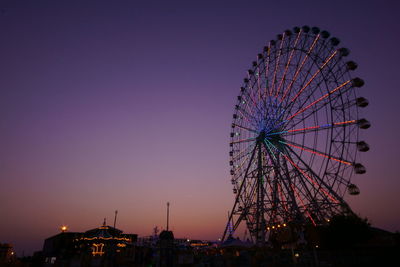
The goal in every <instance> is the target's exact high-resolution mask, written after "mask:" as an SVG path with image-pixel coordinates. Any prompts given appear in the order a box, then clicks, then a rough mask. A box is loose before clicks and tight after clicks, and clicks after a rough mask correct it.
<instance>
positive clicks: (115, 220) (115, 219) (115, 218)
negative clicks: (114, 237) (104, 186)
mask: <svg viewBox="0 0 400 267" xmlns="http://www.w3.org/2000/svg"><path fill="white" fill-rule="evenodd" d="M117 214H118V210H116V211H115V216H114V228H115V225H116V223H117Z"/></svg>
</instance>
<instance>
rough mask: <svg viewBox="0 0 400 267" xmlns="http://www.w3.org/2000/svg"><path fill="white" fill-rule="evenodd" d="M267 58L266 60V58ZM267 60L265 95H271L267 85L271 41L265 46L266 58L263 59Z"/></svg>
mask: <svg viewBox="0 0 400 267" xmlns="http://www.w3.org/2000/svg"><path fill="white" fill-rule="evenodd" d="M267 59H268V60H267ZM265 61H266V62H267V66H266V67H265V72H264V73H265V96H266V97H268V96H271V95H270V94H269V85H268V81H269V79H268V73H269V63H270V62H271V42H270V43H269V45H268V47H267V58H266V60H265Z"/></svg>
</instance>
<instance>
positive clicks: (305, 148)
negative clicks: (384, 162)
mask: <svg viewBox="0 0 400 267" xmlns="http://www.w3.org/2000/svg"><path fill="white" fill-rule="evenodd" d="M279 142H280V143H281V144H285V145H287V146H291V147H295V148H297V149H301V150H303V151H307V152H309V153H312V154H314V155H318V156H321V157H324V158H327V159H331V160H334V161H337V162H340V163H343V164H346V165H349V166H351V165H353V163H351V162H348V161H346V160H341V159H339V158H336V157H333V156H330V155H327V154H325V153H323V152H320V151H318V150H316V149H312V148H309V147H306V146H304V145H299V144H296V143H293V142H289V141H286V142H284V141H279Z"/></svg>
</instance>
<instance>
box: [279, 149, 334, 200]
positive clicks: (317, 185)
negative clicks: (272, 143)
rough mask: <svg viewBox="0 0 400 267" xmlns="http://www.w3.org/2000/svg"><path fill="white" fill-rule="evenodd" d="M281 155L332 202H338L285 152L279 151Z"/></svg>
mask: <svg viewBox="0 0 400 267" xmlns="http://www.w3.org/2000/svg"><path fill="white" fill-rule="evenodd" d="M281 154H282V156H283V157H285V158H286V159H287V161H289V162H290V164H292V166H293V167H295V168H296V169H297V170H298V171H299V172H300V173H301V174H303V176H304V177H306V178H307V179H308V180H309V181H310V182H311V183H312V184H314V185H315V186H316V187H317V188H319V189H320V190H321V191H322V192H323V193H324V194H325V195H326V196H327V197H328V198H330V199H331V200H332V201H333V202H335V203H339V201H337V200H336V199H334V198H333V197H332V196H331V195H330V194H329V193H328V192H327V191H326V190H325V189H323V188H322V187H321V186H320V185H319V184H318V183H317V182H315V181H314V180H313V179H312V178H311V177H310V176H308V175H307V173H305V172H304V171H303V170H302V169H301V168H300V167H299V166H297V165H296V164H295V163H294V162H293V161H292V160H291V159H290V158H288V157H287V156H286V155H285V154H283V153H281Z"/></svg>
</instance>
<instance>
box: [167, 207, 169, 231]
mask: <svg viewBox="0 0 400 267" xmlns="http://www.w3.org/2000/svg"><path fill="white" fill-rule="evenodd" d="M168 230H169V202H167V231H168Z"/></svg>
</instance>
